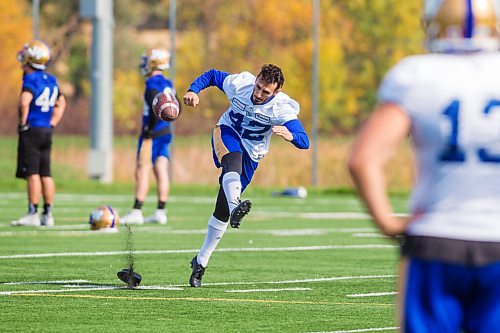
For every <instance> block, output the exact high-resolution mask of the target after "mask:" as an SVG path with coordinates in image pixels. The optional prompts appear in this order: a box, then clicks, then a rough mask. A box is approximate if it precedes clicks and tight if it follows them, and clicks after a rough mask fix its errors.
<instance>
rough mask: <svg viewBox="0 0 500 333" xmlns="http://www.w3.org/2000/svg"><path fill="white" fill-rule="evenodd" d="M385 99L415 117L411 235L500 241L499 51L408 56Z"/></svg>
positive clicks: (385, 86)
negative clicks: (414, 176)
mask: <svg viewBox="0 0 500 333" xmlns="http://www.w3.org/2000/svg"><path fill="white" fill-rule="evenodd" d="M379 100H380V101H381V102H394V103H396V104H398V105H400V106H401V107H402V109H403V110H404V111H405V112H406V113H407V114H408V115H409V117H410V118H411V137H412V143H413V145H414V146H415V151H416V159H417V180H416V184H415V187H414V190H413V193H412V197H411V200H410V210H411V212H412V214H413V216H414V219H413V220H412V222H411V223H410V224H409V227H408V229H407V234H409V235H416V236H431V237H444V238H451V239H462V240H472V241H496V242H498V241H500V55H499V54H498V53H490V54H469V55H452V54H429V55H422V56H413V57H408V58H406V59H404V60H403V61H401V62H400V63H399V64H398V65H396V66H395V67H394V68H393V69H392V70H391V71H390V72H389V73H388V74H387V76H386V78H385V79H384V81H383V83H382V85H381V87H380V90H379Z"/></svg>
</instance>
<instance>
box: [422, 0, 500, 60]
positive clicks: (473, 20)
mask: <svg viewBox="0 0 500 333" xmlns="http://www.w3.org/2000/svg"><path fill="white" fill-rule="evenodd" d="M499 2H500V0H426V1H425V10H424V23H425V27H426V30H427V46H428V49H429V51H431V52H475V51H495V50H498V49H499V48H500V33H499V31H500V29H499V27H500V25H499V22H500V21H499V16H500V12H499V11H500V3H499Z"/></svg>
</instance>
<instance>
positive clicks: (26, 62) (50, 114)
mask: <svg viewBox="0 0 500 333" xmlns="http://www.w3.org/2000/svg"><path fill="white" fill-rule="evenodd" d="M17 59H18V60H19V62H20V63H21V66H22V70H23V83H22V88H21V95H20V97H19V124H18V133H19V142H18V148H17V171H16V177H17V178H22V179H26V180H27V183H28V214H27V215H26V216H24V217H21V218H20V219H18V220H15V221H12V222H11V224H12V225H14V226H40V225H44V226H53V225H54V216H53V213H52V206H53V204H54V195H55V184H54V180H53V179H52V175H51V168H50V161H51V156H50V155H51V150H52V132H53V129H54V127H56V126H57V124H58V123H59V121H60V120H61V117H62V116H63V114H64V110H65V108H66V99H65V98H64V96H63V95H61V93H60V91H59V86H58V84H57V80H56V78H55V77H54V76H53V75H51V74H49V73H47V72H45V69H46V68H47V64H48V63H49V62H50V59H51V52H50V49H49V47H48V46H47V45H46V44H45V43H44V42H42V41H39V40H33V41H31V42H29V43H28V44H26V45H24V47H23V49H22V50H21V51H19V53H18V55H17ZM40 194H42V196H43V200H44V204H43V212H42V218H41V220H40V217H39V216H38V203H39V200H40Z"/></svg>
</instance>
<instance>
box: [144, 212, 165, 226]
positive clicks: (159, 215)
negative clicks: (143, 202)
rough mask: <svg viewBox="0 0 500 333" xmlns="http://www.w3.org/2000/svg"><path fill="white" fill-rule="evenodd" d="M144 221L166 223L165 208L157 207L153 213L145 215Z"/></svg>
mask: <svg viewBox="0 0 500 333" xmlns="http://www.w3.org/2000/svg"><path fill="white" fill-rule="evenodd" d="M144 222H146V223H159V224H167V210H166V209H157V210H155V212H154V213H153V215H151V216H148V217H146V219H145V220H144Z"/></svg>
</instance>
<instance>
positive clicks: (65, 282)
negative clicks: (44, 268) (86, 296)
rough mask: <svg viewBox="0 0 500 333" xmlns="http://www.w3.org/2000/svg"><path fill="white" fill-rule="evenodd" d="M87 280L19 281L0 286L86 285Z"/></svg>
mask: <svg viewBox="0 0 500 333" xmlns="http://www.w3.org/2000/svg"><path fill="white" fill-rule="evenodd" d="M88 282H90V281H88V280H56V281H20V282H2V283H0V284H7V285H17V284H67V283H88Z"/></svg>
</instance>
